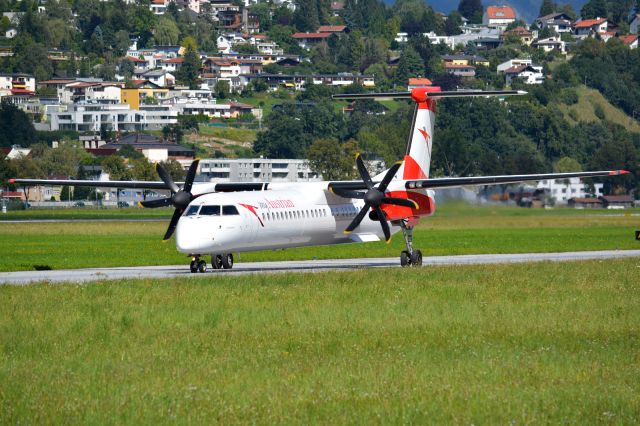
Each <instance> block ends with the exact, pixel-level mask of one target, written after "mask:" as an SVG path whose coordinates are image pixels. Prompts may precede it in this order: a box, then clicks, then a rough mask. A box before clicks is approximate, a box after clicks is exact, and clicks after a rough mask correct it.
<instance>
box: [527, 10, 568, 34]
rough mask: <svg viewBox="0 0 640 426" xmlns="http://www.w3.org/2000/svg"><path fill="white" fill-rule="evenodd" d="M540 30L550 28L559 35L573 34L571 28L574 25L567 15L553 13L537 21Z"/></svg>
mask: <svg viewBox="0 0 640 426" xmlns="http://www.w3.org/2000/svg"><path fill="white" fill-rule="evenodd" d="M535 23H536V25H538V28H540V29H543V28H550V29H552V30H553V31H555V32H556V33H557V34H563V33H567V34H569V33H571V26H572V25H573V23H572V21H571V17H569V15H567V14H566V13H551V14H549V15H545V16H540V17H538V18H536V21H535Z"/></svg>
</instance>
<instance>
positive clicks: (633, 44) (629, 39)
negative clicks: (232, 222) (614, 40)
mask: <svg viewBox="0 0 640 426" xmlns="http://www.w3.org/2000/svg"><path fill="white" fill-rule="evenodd" d="M618 38H619V39H620V41H622V42H623V43H624V44H626V45H627V46H629V49H637V48H638V36H637V35H633V34H632V35H621V36H619V37H618Z"/></svg>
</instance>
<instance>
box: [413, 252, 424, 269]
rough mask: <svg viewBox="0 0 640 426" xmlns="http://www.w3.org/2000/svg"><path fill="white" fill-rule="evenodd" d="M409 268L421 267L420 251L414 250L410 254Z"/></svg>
mask: <svg viewBox="0 0 640 426" xmlns="http://www.w3.org/2000/svg"><path fill="white" fill-rule="evenodd" d="M411 266H422V252H421V251H420V250H414V251H413V253H411Z"/></svg>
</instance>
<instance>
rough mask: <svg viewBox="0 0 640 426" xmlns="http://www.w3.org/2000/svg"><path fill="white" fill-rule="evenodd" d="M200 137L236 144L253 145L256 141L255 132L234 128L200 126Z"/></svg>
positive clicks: (256, 132)
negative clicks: (209, 137) (219, 139)
mask: <svg viewBox="0 0 640 426" xmlns="http://www.w3.org/2000/svg"><path fill="white" fill-rule="evenodd" d="M199 133H200V135H202V136H212V137H215V138H221V139H225V140H231V141H235V142H238V143H253V142H254V141H255V140H256V135H257V134H258V131H257V130H252V129H237V128H235V127H217V126H206V125H201V126H200V131H199Z"/></svg>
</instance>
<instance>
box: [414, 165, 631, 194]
mask: <svg viewBox="0 0 640 426" xmlns="http://www.w3.org/2000/svg"><path fill="white" fill-rule="evenodd" d="M628 173H629V172H628V171H626V170H603V171H597V172H575V173H545V174H535V175H506V176H476V177H453V178H436V179H420V180H409V181H407V182H406V183H405V187H406V188H407V189H434V188H459V187H461V186H474V185H506V184H511V183H518V182H527V181H540V180H546V179H568V178H573V177H580V178H587V177H600V176H618V175H625V174H628Z"/></svg>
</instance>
